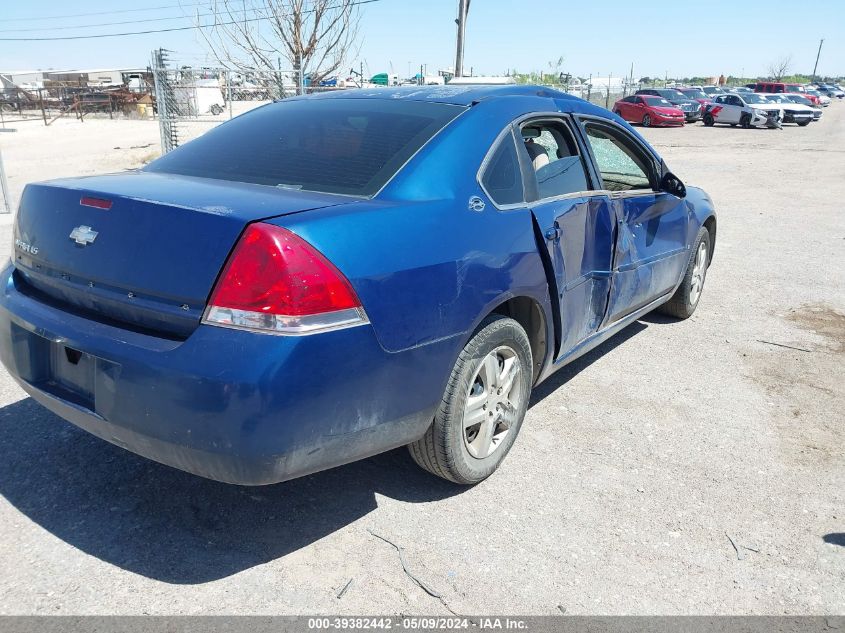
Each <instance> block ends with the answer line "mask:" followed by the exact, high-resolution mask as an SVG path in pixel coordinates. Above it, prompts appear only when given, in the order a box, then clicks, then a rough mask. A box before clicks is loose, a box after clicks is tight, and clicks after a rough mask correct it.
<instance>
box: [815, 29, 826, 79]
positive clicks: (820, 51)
mask: <svg viewBox="0 0 845 633" xmlns="http://www.w3.org/2000/svg"><path fill="white" fill-rule="evenodd" d="M822 44H824V38H822V40H821V41H820V42H819V52H818V53H816V65H815V66H813V83H815V81H816V71H817V70H818V69H819V57H820V56H821V54H822Z"/></svg>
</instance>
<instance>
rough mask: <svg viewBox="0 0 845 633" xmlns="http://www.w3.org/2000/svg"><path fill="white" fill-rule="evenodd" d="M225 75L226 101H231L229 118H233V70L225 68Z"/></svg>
mask: <svg viewBox="0 0 845 633" xmlns="http://www.w3.org/2000/svg"><path fill="white" fill-rule="evenodd" d="M223 73H224V74H223V76H224V77H225V78H226V101H228V102H229V118H230V119H231V118H232V71H231V70H224V71H223Z"/></svg>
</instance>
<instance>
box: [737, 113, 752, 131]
mask: <svg viewBox="0 0 845 633" xmlns="http://www.w3.org/2000/svg"><path fill="white" fill-rule="evenodd" d="M739 124H740V125H741V126H742V127H743V128H744V129H746V130H747V129H749V128H750V127H751V115H750V114H748V113H747V112H744V113H743V114H742V116H741V117H739Z"/></svg>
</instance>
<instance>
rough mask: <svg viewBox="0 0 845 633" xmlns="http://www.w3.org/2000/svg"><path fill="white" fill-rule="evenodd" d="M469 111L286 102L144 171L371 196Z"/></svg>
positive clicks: (376, 102) (413, 104)
mask: <svg viewBox="0 0 845 633" xmlns="http://www.w3.org/2000/svg"><path fill="white" fill-rule="evenodd" d="M464 109H465V108H463V107H462V106H455V105H450V104H444V103H430V102H419V101H406V100H395V101H390V100H381V99H339V98H335V99H304V100H289V101H282V102H279V103H274V104H271V105H268V106H265V107H262V108H257V109H255V110H253V111H252V112H248V113H246V114H244V115H242V116H239V117H237V118H235V119H232V120H231V121H229V122H228V123H224V124H223V125H219V126H218V127H216V128H214V129H213V130H211V131H209V132H207V133H206V134H203V135H202V136H200V137H199V138H197V139H196V140H194V141H191V142H190V143H187V144H186V145H183V146H181V147H178V148H177V149H175V150H173V151H172V152H170V153H168V154H165V155H164V156H162V157H161V158H159V159H158V160H156V161H153V162H152V163H150V164H149V165H147V167H145V168H144V170H145V171H152V172H158V173H167V174H179V175H183V176H199V177H202V178H215V179H219V180H232V181H236V182H247V183H254V184H260V185H270V186H274V187H282V188H286V189H303V190H307V191H320V192H325V193H342V194H350V195H359V196H370V195H373V194H375V193H376V192H377V191H378V190H379V189H381V187H382V186H383V185H384V184H385V183H386V182H387V181H388V180H390V178H391V176H393V175H394V174H395V173H396V172H397V171H398V170H399V169H400V168H401V167H402V165H404V164H405V162H406V161H407V160H408V159H409V158H410V157H411V156H412V155H413V154H414V153H415V152H416V151H417V150H418V149H419V148H420V147H422V146H423V144H425V142H426V141H428V140H429V139H430V138H431V137H432V136H434V134H436V133H437V132H438V131H439V130H440V129H442V128H443V127H444V126H445V125H446V124H447V123H449V122H450V121H451V120H452V119H454V118H455V117H456V116H457V115H458V114H460V113H461V112H462V111H463V110H464Z"/></svg>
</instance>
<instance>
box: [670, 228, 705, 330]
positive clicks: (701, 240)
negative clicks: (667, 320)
mask: <svg viewBox="0 0 845 633" xmlns="http://www.w3.org/2000/svg"><path fill="white" fill-rule="evenodd" d="M710 244H711V240H710V231H708V230H707V229H706V228H704V227H703V226H702V227H701V228H700V229H699V231H698V237H697V238H696V240H695V246H694V247H693V249H692V253H691V254H690V258H689V262H688V263H687V270H686V272H685V273H684V279H683V281H681V285H680V286H678V289H677V290H676V291H675V294H674V295H672V298H671V299H669V301H667V302H666V303H664V304H663V305H662V306H660V307H659V308H657V311H658V312H662V313H663V314H668V315H669V316H673V317H675V318H678V319H688V318H689V317H691V316H692V313H693V312H695V309H696V307H698V302H699V301H700V300H701V293H702V292H703V290H704V280H705V278H706V277H707V268H708V266H709V265H710Z"/></svg>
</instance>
